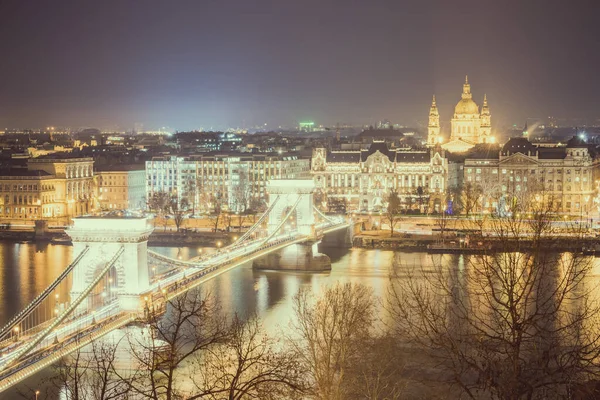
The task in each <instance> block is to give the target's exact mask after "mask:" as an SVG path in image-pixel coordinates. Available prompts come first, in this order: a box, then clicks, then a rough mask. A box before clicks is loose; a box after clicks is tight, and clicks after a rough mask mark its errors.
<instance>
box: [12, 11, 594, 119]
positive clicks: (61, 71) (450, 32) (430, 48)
mask: <svg viewBox="0 0 600 400" xmlns="http://www.w3.org/2000/svg"><path fill="white" fill-rule="evenodd" d="M151 3H152V4H151ZM521 3H522V2H516V1H510V2H504V3H503V4H502V5H493V4H481V2H474V1H461V2H458V3H457V2H454V3H452V4H446V2H443V1H430V2H426V4H423V3H420V4H409V3H406V2H391V1H390V2H387V1H380V2H376V3H369V4H348V3H346V2H344V3H341V2H335V1H332V2H303V3H302V4H291V3H286V4H281V3H276V2H273V3H272V2H266V1H263V2H259V3H258V4H253V5H248V4H246V3H235V2H234V3H231V4H227V5H225V4H221V3H216V2H215V3H203V4H200V3H198V2H177V3H176V4H167V3H162V2H145V3H144V7H141V6H140V5H139V4H134V3H122V2H114V1H113V2H111V1H109V2H103V3H102V4H86V5H82V4H79V3H77V2H70V1H66V2H61V3H59V4H54V3H53V4H50V3H46V4H44V3H42V4H36V6H33V5H27V4H23V3H22V2H16V1H12V2H5V3H4V4H3V7H2V14H1V15H0V20H1V22H2V24H0V29H2V30H3V37H4V40H3V41H2V42H1V43H0V51H2V54H4V58H5V61H4V62H3V63H2V65H0V74H1V75H2V76H3V77H4V78H5V79H4V82H3V85H0V86H1V87H0V126H3V127H32V128H33V127H44V126H70V127H74V126H95V127H101V128H104V127H108V126H118V127H121V128H128V127H133V126H134V125H135V123H136V122H142V123H143V124H144V126H148V127H151V129H154V128H155V127H160V126H170V127H173V129H174V130H189V129H195V128H199V127H207V128H208V127H214V128H216V129H223V128H227V127H252V126H256V125H263V124H264V123H265V122H266V123H267V126H268V127H272V128H276V127H278V126H279V125H285V126H294V125H296V124H297V123H298V122H300V121H303V120H313V121H317V122H318V123H320V124H323V125H327V126H333V125H335V124H336V123H338V122H339V123H342V122H343V123H351V124H357V125H360V124H369V123H375V122H377V121H379V120H383V119H388V120H390V121H393V122H397V123H402V124H405V125H412V126H416V125H419V124H423V123H426V120H427V115H428V107H429V105H430V102H431V96H432V95H433V94H435V95H436V97H437V102H438V106H439V109H440V114H441V120H442V121H444V122H445V121H449V120H450V118H451V116H452V115H451V111H452V107H453V106H454V104H456V101H457V97H458V96H459V95H460V88H461V84H462V82H463V80H464V76H465V75H469V80H470V82H471V84H472V87H473V96H474V99H475V100H476V101H477V102H478V103H481V101H482V99H483V96H484V94H487V97H488V99H489V101H490V105H491V108H492V113H493V115H494V125H495V126H509V125H512V124H513V123H515V122H518V121H524V120H525V118H528V117H539V118H546V117H548V116H550V115H552V116H556V117H559V118H560V117H565V118H567V117H568V118H578V119H581V120H586V121H588V123H591V122H593V121H595V120H597V119H598V118H600V114H599V113H598V112H597V110H598V109H599V108H600V107H599V106H600V100H598V99H597V96H596V95H595V93H596V92H597V91H598V90H599V89H600V82H598V81H597V80H596V79H595V71H594V68H595V65H597V62H598V61H600V60H598V59H599V58H600V55H598V54H596V53H595V52H593V51H592V50H593V49H594V35H593V31H592V26H593V22H594V21H593V15H594V13H593V12H592V11H593V10H594V9H595V8H594V4H593V3H592V2H584V1H582V2H581V7H573V6H571V5H567V4H550V5H549V4H547V3H546V2H541V1H530V2H527V4H521Z"/></svg>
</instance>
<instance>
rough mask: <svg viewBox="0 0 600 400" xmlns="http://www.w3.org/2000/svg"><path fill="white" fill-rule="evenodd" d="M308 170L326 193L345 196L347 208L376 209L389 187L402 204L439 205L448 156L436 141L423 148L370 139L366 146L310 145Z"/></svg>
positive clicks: (436, 207) (384, 200) (383, 202)
mask: <svg viewBox="0 0 600 400" xmlns="http://www.w3.org/2000/svg"><path fill="white" fill-rule="evenodd" d="M311 172H312V175H313V177H314V180H315V184H316V186H317V189H318V190H320V191H322V192H323V193H324V194H325V195H326V196H327V198H328V199H331V198H334V199H344V200H346V202H347V204H348V208H349V210H354V211H379V210H382V209H384V208H385V207H386V205H387V197H388V196H389V193H390V191H391V190H393V189H395V190H397V191H398V194H399V197H400V200H401V201H402V203H403V207H404V208H406V209H408V208H416V207H420V206H421V204H420V203H422V207H423V208H425V207H428V208H429V210H439V209H441V205H442V204H443V201H444V196H445V191H446V188H447V181H448V160H447V159H446V158H445V155H444V150H443V149H441V148H440V147H439V146H437V147H432V148H430V149H428V150H426V151H414V150H410V149H390V148H388V146H387V144H386V143H385V142H384V141H382V140H374V141H373V143H372V144H371V145H370V147H369V148H367V149H362V150H354V151H329V150H327V149H325V148H316V149H314V150H313V156H312V163H311Z"/></svg>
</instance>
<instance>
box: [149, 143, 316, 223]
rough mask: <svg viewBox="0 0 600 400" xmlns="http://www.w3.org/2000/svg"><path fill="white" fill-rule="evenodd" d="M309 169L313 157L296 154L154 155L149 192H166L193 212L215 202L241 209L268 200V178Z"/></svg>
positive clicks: (304, 172)
mask: <svg viewBox="0 0 600 400" xmlns="http://www.w3.org/2000/svg"><path fill="white" fill-rule="evenodd" d="M309 171H310V160H308V159H301V158H298V157H297V156H295V155H265V154H253V155H248V154H241V153H234V154H225V155H220V154H218V155H214V154H207V155H197V156H187V157H181V156H166V157H155V158H154V159H152V160H151V161H147V162H146V196H147V198H150V197H151V196H152V194H153V193H156V192H166V193H169V194H171V195H172V196H177V199H178V201H179V203H180V205H182V204H183V203H185V206H184V207H185V208H190V209H191V210H192V211H194V212H196V211H210V209H214V207H215V204H216V203H219V205H220V206H221V207H225V208H226V209H228V210H229V211H239V212H242V211H245V210H246V209H248V208H257V207H256V204H257V203H263V204H264V203H266V194H267V193H266V184H267V182H268V181H270V180H273V179H294V178H299V177H303V176H308V175H309ZM251 203H254V204H251Z"/></svg>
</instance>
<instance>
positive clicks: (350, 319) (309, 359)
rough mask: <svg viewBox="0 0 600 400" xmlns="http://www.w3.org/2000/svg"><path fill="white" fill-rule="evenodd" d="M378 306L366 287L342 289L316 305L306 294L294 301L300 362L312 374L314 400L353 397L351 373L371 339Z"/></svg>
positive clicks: (327, 293)
mask: <svg viewBox="0 0 600 400" xmlns="http://www.w3.org/2000/svg"><path fill="white" fill-rule="evenodd" d="M374 311H375V301H374V299H373V294H372V291H371V290H370V289H369V288H367V287H366V286H363V285H356V284H350V283H347V284H337V285H335V286H332V287H329V288H327V289H325V291H324V292H323V294H322V296H320V297H319V298H317V299H315V298H314V297H313V295H311V294H310V293H309V292H308V290H307V289H302V290H301V291H300V292H299V293H298V294H297V295H296V296H295V297H294V313H295V321H294V322H292V328H293V329H294V335H296V336H298V337H299V338H300V339H299V340H298V339H297V338H293V337H288V339H289V340H288V342H289V343H290V346H291V348H292V349H293V352H294V355H295V357H296V358H297V359H298V361H299V362H300V363H301V365H303V367H304V368H305V369H306V370H307V371H308V373H307V374H306V375H307V376H308V379H309V382H308V383H309V385H310V386H311V392H312V395H313V396H314V397H316V398H318V399H322V400H341V399H347V398H350V397H349V390H350V385H349V371H350V370H351V369H352V368H353V362H355V361H356V360H357V359H358V355H359V354H360V353H361V349H362V348H364V343H365V341H366V340H367V339H368V337H369V335H370V329H371V326H372V324H373V321H374V317H373V314H374Z"/></svg>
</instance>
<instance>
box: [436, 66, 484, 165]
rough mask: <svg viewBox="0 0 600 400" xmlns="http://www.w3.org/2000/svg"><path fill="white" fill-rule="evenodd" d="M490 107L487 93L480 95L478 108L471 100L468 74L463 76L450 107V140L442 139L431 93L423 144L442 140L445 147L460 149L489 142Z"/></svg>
mask: <svg viewBox="0 0 600 400" xmlns="http://www.w3.org/2000/svg"><path fill="white" fill-rule="evenodd" d="M493 142H494V138H493V137H492V126H491V115H490V109H489V107H488V103H487V97H486V96H484V97H483V106H482V107H481V112H480V111H479V106H478V105H477V103H475V101H474V100H473V95H472V94H471V85H470V84H469V79H468V77H467V78H465V83H464V85H463V92H462V95H461V99H460V100H459V102H458V104H456V107H455V108H454V117H453V118H452V120H451V129H450V140H449V141H448V142H447V143H444V144H442V143H443V139H442V136H441V132H440V114H439V112H438V109H437V104H436V102H435V96H434V97H433V102H432V104H431V108H430V110H429V125H428V136H427V144H428V145H429V146H435V145H437V144H442V147H443V148H444V149H446V150H448V151H451V152H455V153H460V152H464V151H467V150H469V149H470V148H472V147H473V146H475V145H476V144H478V143H493Z"/></svg>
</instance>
